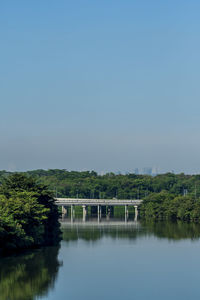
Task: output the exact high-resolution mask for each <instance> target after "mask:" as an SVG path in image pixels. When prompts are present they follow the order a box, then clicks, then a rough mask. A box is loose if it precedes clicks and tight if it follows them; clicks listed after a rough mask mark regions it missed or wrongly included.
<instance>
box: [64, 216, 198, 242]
mask: <svg viewBox="0 0 200 300" xmlns="http://www.w3.org/2000/svg"><path fill="white" fill-rule="evenodd" d="M89 223H90V222H87V225H86V223H80V222H78V223H73V224H71V225H70V224H69V225H67V224H64V225H63V227H62V231H63V240H64V241H66V242H70V241H76V240H78V239H82V240H85V241H88V242H89V241H92V242H95V241H98V240H100V239H101V238H103V237H110V238H113V239H129V240H134V239H137V238H138V237H142V236H150V235H151V236H155V237H157V238H166V239H169V240H174V241H178V240H182V239H190V240H197V239H199V238H200V224H198V223H186V222H181V221H177V222H171V221H159V222H158V221H157V222H155V221H153V220H149V221H147V220H146V221H141V222H137V226H136V224H134V222H132V224H131V223H127V224H125V223H123V222H121V225H120V224H119V223H118V224H117V225H115V226H109V223H108V224H94V222H93V223H91V225H90V224H89Z"/></svg>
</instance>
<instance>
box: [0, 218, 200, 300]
mask: <svg viewBox="0 0 200 300" xmlns="http://www.w3.org/2000/svg"><path fill="white" fill-rule="evenodd" d="M199 279H200V225H197V224H183V223H166V222H162V223H153V222H150V223H139V222H138V223H135V222H133V221H129V222H127V223H125V222H124V221H121V220H117V219H112V220H110V221H108V220H106V219H105V220H103V219H102V220H101V222H100V223H98V222H97V220H96V219H94V220H90V221H86V222H85V223H83V222H80V221H79V222H77V221H75V222H74V223H73V224H72V223H70V220H68V219H66V220H65V221H64V222H63V241H62V243H61V247H60V248H45V249H42V250H38V251H33V252H28V253H26V254H25V255H20V256H17V257H11V258H2V259H0V300H29V299H30V300H31V299H43V300H44V299H45V300H62V299H63V300H64V299H65V300H66V299H70V300H79V299H81V300H83V299H92V300H93V299H95V300H97V299H131V300H133V299H137V300H140V299H141V300H147V299H154V300H155V299H162V300H163V299H164V300H165V299H176V300H178V299H181V300H183V299H187V300H188V299H198V297H199V296H200V284H199Z"/></svg>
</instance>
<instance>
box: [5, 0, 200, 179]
mask: <svg viewBox="0 0 200 300" xmlns="http://www.w3.org/2000/svg"><path fill="white" fill-rule="evenodd" d="M199 10H200V2H199V1H197V0H192V1H189V2H188V1H186V0H183V1H178V0H175V1H172V0H169V1H167V2H160V1H156V0H154V1H147V0H144V1H139V0H136V1H130V0H127V1H122V0H119V1H114V0H111V1H109V2H108V1H105V0H103V1H100V2H98V1H91V0H86V1H84V2H83V1H80V0H77V1H64V0H60V1H59V2H58V1H55V0H50V1H47V0H44V1H37V0H36V1H31V2H30V1H28V2H27V1H25V0H20V1H14V0H11V1H4V2H2V3H1V4H0V36H1V41H2V45H1V48H0V54H1V69H0V79H1V80H0V86H1V107H0V112H1V117H0V138H1V143H0V169H1V170H3V169H5V170H11V171H23V170H24V171H25V170H33V169H69V170H95V171H98V172H106V171H108V172H109V171H114V172H132V171H133V169H135V168H144V167H157V168H158V170H159V172H162V173H163V172H168V171H172V170H173V171H174V172H175V173H180V172H184V173H186V174H192V173H194V174H196V173H200V168H199V165H200V156H199V152H200V139H199V128H200V118H199V111H200V101H199V99H200V86H199V78H200V55H199V53H200V51H199V50H200V40H199V35H200V19H199Z"/></svg>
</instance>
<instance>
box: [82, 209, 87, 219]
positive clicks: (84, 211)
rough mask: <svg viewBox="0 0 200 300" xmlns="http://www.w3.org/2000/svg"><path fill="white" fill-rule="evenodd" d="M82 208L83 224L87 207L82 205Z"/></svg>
mask: <svg viewBox="0 0 200 300" xmlns="http://www.w3.org/2000/svg"><path fill="white" fill-rule="evenodd" d="M82 208H83V221H84V222H85V220H86V216H87V207H86V205H82Z"/></svg>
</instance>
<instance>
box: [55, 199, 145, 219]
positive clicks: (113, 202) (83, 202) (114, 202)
mask: <svg viewBox="0 0 200 300" xmlns="http://www.w3.org/2000/svg"><path fill="white" fill-rule="evenodd" d="M142 202H143V200H130V199H115V198H114V199H82V198H55V204H56V205H58V206H62V214H63V215H64V214H66V213H67V209H68V207H71V218H73V217H74V215H75V210H74V207H75V206H82V208H83V220H85V218H86V215H87V208H88V206H95V207H97V214H98V218H101V215H102V207H106V208H107V211H108V214H110V212H111V210H112V209H114V206H124V207H125V219H126V218H128V207H129V206H134V208H135V221H136V220H137V218H138V206H139V205H141V204H142Z"/></svg>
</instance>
